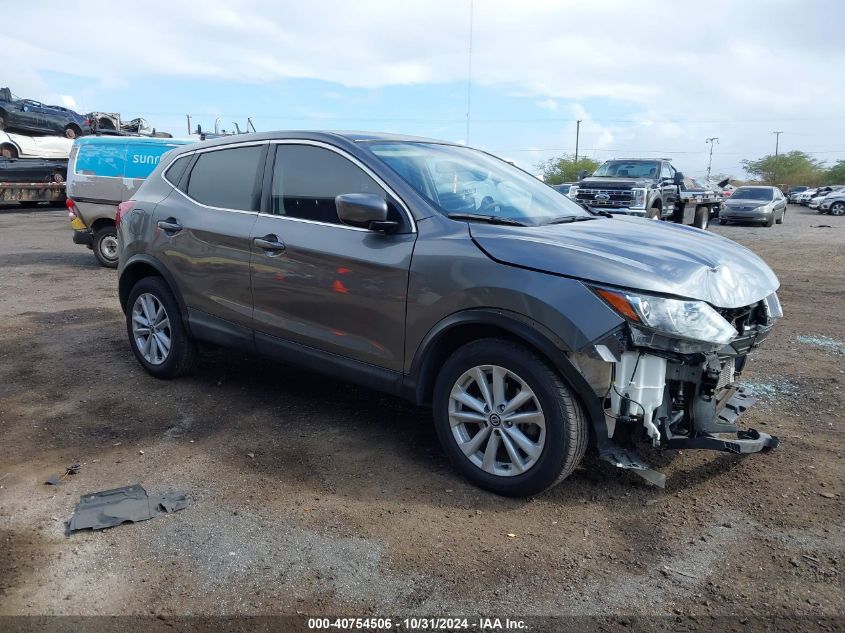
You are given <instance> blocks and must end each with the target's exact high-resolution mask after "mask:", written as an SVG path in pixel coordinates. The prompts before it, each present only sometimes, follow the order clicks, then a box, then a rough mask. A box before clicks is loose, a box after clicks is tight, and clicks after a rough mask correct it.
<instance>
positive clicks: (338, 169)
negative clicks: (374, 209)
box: [271, 144, 397, 224]
mask: <svg viewBox="0 0 845 633" xmlns="http://www.w3.org/2000/svg"><path fill="white" fill-rule="evenodd" d="M344 193H374V194H377V195H379V196H382V197H384V198H385V199H387V193H386V192H385V190H384V189H382V188H381V187H380V186H379V185H378V183H376V181H375V180H373V179H372V178H371V177H370V176H369V175H367V173H366V172H365V171H364V170H363V169H361V168H360V167H358V166H357V165H356V164H355V163H353V162H352V161H350V160H349V159H347V158H344V157H343V156H341V155H340V154H338V153H337V152H333V151H331V150H329V149H326V148H324V147H316V146H313V145H294V144H279V145H277V146H276V160H275V163H274V165H273V187H272V200H271V202H272V204H271V212H272V213H273V214H274V215H282V216H287V217H292V218H299V219H303V220H312V221H314V222H327V223H330V224H341V221H340V218H338V216H337V207H336V206H335V197H337V196H339V195H341V194H344ZM389 208H390V209H391V213H396V211H395V209H393V208H392V205H389ZM391 219H397V218H396V217H394V218H391Z"/></svg>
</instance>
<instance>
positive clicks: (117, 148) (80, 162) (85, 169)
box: [74, 137, 190, 179]
mask: <svg viewBox="0 0 845 633" xmlns="http://www.w3.org/2000/svg"><path fill="white" fill-rule="evenodd" d="M189 142H190V141H183V140H179V139H167V140H166V141H165V140H163V139H148V138H145V139H137V138H136V139H127V138H114V137H107V138H98V137H85V138H82V139H80V140H78V141H77V146H78V150H77V155H76V161H75V163H74V171H75V172H76V173H77V174H81V175H84V176H98V177H101V178H102V177H107V178H135V179H144V178H146V177H147V176H149V175H150V174H151V173H152V172H153V170H154V169H155V168H156V167H157V166H158V164H159V162H160V161H161V157H162V156H163V155H164V154H165V153H167V152H169V151H170V150H172V149H173V148H175V147H179V146H180V145H185V144H186V143H189Z"/></svg>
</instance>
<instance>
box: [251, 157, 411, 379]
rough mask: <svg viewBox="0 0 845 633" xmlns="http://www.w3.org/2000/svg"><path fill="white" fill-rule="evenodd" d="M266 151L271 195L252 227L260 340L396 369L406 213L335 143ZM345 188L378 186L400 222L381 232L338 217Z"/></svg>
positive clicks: (400, 351) (407, 249)
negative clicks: (337, 205) (397, 226)
mask: <svg viewBox="0 0 845 633" xmlns="http://www.w3.org/2000/svg"><path fill="white" fill-rule="evenodd" d="M271 155H272V156H271V160H273V164H272V184H271V185H270V194H271V195H270V196H269V199H265V204H266V207H265V208H264V209H263V212H262V213H261V215H260V216H259V218H258V220H257V222H256V223H255V227H254V228H253V231H252V237H253V245H252V292H253V298H254V303H255V312H254V323H255V341H256V346H257V347H258V348H259V351H263V350H262V348H268V349H267V351H272V349H270V348H274V347H275V348H276V349H277V350H278V349H283V348H284V349H287V350H291V351H295V352H301V353H303V354H309V350H310V351H311V352H314V351H316V352H323V353H329V354H332V355H334V358H338V357H342V358H344V359H352V360H354V361H360V362H362V363H367V364H369V365H370V366H373V367H376V368H380V369H386V370H390V371H391V372H400V371H401V369H402V366H403V360H404V338H405V302H406V296H407V287H408V271H409V268H410V264H411V253H412V251H413V248H414V240H415V239H416V232H415V227H414V224H413V221H412V219H411V218H410V214H409V213H408V211H407V209H406V208H405V207H404V206H403V205H402V203H401V201H399V200H398V198H397V197H396V196H394V195H392V194H391V193H389V192H388V191H387V187H386V185H385V184H384V183H383V182H380V181H378V180H377V178H378V176H377V175H376V174H374V173H373V172H372V171H370V170H368V169H366V168H365V167H364V166H363V165H362V164H361V163H359V162H358V161H357V160H355V159H354V158H352V157H351V156H349V155H347V154H345V153H344V152H342V151H341V150H339V149H337V148H333V147H331V146H329V145H324V144H320V143H316V142H312V143H303V142H292V143H288V142H282V143H274V144H273V145H271ZM344 193H376V194H379V195H382V196H384V197H385V198H386V199H387V200H388V206H389V208H390V214H391V215H390V216H388V217H389V219H396V220H397V221H398V222H400V225H401V226H402V228H401V229H400V231H399V232H396V233H389V234H385V233H377V232H373V231H369V230H366V229H363V228H357V227H351V226H347V225H344V224H342V223H341V222H340V220H339V219H338V216H337V210H336V208H335V197H336V196H338V195H340V194H344ZM268 242H269V243H273V242H275V243H276V244H277V246H276V247H275V248H272V249H268V248H266V245H267V244H268ZM291 343H292V344H293V347H291V346H290V345H289V344H291ZM286 346H287V347H286ZM397 375H398V373H397Z"/></svg>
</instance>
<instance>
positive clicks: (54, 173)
mask: <svg viewBox="0 0 845 633" xmlns="http://www.w3.org/2000/svg"><path fill="white" fill-rule="evenodd" d="M66 175H67V159H65V160H58V159H57V160H47V159H38V158H26V159H22V158H0V203H8V202H19V203H21V204H32V203H36V202H51V203H56V204H60V203H62V202H63V201H64V199H65V177H66Z"/></svg>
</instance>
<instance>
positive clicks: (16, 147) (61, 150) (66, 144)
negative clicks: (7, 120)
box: [0, 131, 73, 160]
mask: <svg viewBox="0 0 845 633" xmlns="http://www.w3.org/2000/svg"><path fill="white" fill-rule="evenodd" d="M71 147H73V141H72V140H70V139H69V138H65V137H63V136H25V135H23V134H9V133H7V132H4V131H0V156H2V157H3V158H59V159H64V160H67V158H68V156H70V148H71Z"/></svg>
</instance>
